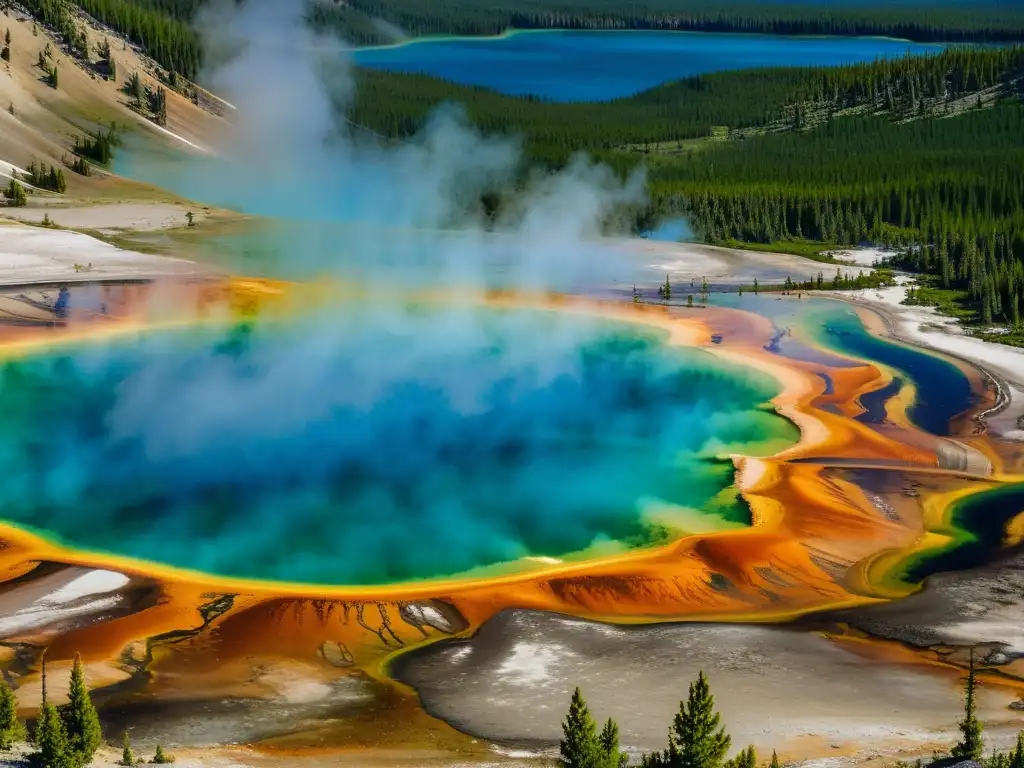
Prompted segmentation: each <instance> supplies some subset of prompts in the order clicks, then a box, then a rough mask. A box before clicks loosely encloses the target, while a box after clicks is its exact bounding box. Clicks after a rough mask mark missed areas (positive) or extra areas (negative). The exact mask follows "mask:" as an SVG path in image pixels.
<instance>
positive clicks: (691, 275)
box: [613, 239, 835, 286]
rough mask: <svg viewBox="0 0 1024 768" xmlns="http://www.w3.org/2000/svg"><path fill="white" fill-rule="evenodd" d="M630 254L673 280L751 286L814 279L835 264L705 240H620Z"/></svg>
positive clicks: (656, 272)
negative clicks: (690, 241) (790, 279)
mask: <svg viewBox="0 0 1024 768" xmlns="http://www.w3.org/2000/svg"><path fill="white" fill-rule="evenodd" d="M613 242H614V243H615V244H616V245H617V246H618V247H620V248H621V249H623V250H624V251H625V252H627V253H631V254H635V255H637V256H640V257H641V258H642V259H643V260H644V262H645V265H646V266H647V267H648V268H649V269H651V270H652V272H653V273H655V274H657V275H661V276H662V279H664V275H666V274H667V275H669V277H670V279H671V280H672V282H673V283H675V282H677V281H680V280H686V281H689V280H694V281H695V282H696V284H697V285H698V286H699V285H700V280H701V279H702V278H707V280H708V282H710V283H715V284H729V285H750V284H751V283H753V282H754V279H755V278H756V279H757V280H758V281H760V282H761V283H764V284H768V283H783V282H785V280H786V278H787V277H789V278H792V279H793V280H798V281H803V280H813V279H814V278H816V277H817V276H818V273H819V272H825V273H826V274H827V273H828V272H829V270H830V269H831V270H832V271H833V272H834V271H835V267H833V266H831V265H829V264H820V263H818V262H816V261H811V260H810V259H805V258H803V257H802V256H793V255H791V254H787V253H768V252H765V251H747V250H743V249H739V248H722V247H720V246H716V245H703V244H701V243H672V242H662V241H657V240H640V239H630V240H616V241H613Z"/></svg>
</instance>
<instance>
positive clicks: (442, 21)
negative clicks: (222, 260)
mask: <svg viewBox="0 0 1024 768" xmlns="http://www.w3.org/2000/svg"><path fill="white" fill-rule="evenodd" d="M186 1H187V0H186ZM324 15H325V17H327V18H329V19H330V20H331V21H332V22H333V23H334V25H335V26H336V27H337V28H338V29H339V31H341V32H342V33H344V34H346V36H347V37H348V38H349V39H350V40H352V42H356V43H374V42H379V41H380V38H381V37H382V33H381V31H380V29H379V27H377V26H376V25H374V24H373V20H374V19H383V20H386V21H387V22H389V23H390V24H393V25H395V26H397V27H398V28H399V29H401V30H402V31H403V32H405V33H406V34H408V35H410V36H413V37H417V36H422V35H440V34H461V35H494V34H499V33H501V32H503V31H505V30H507V29H661V30H684V31H705V32H708V31H714V32H759V33H766V34H794V35H883V36H889V37H900V38H906V39H912V40H920V41H925V40H932V41H934V40H941V41H945V42H967V41H973V42H979V41H983V40H986V41H997V40H998V41H1010V40H1021V39H1022V37H1024V34H1022V33H1024V8H1021V7H1020V6H1019V5H1018V4H1015V3H1008V2H999V1H998V0H990V1H989V2H978V3H958V2H945V3H942V2H940V3H932V4H929V5H928V6H927V8H926V9H923V8H922V6H921V4H920V3H908V2H905V1H904V2H901V1H900V0H896V1H895V2H892V1H890V2H882V1H881V0H872V1H870V2H852V1H850V0H848V1H847V2H829V3H812V2H806V1H804V2H801V1H800V0H761V2H758V0H636V2H630V3H622V2H620V1H619V0H555V1H554V2H549V1H548V0H434V2H430V3H424V2H422V0H348V2H347V3H345V4H343V5H342V6H338V7H336V8H335V9H332V10H330V11H327V12H325V14H324Z"/></svg>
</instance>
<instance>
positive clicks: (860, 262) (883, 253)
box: [831, 248, 898, 267]
mask: <svg viewBox="0 0 1024 768" xmlns="http://www.w3.org/2000/svg"><path fill="white" fill-rule="evenodd" d="M897 253H898V251H888V250H886V249H884V248H850V249H848V250H845V251H831V254H832V258H834V259H839V260H840V261H848V262H850V263H851V264H856V265H857V266H858V267H875V266H877V265H878V263H879V262H880V261H882V260H883V259H891V258H892V257H893V256H895V255H896V254H897Z"/></svg>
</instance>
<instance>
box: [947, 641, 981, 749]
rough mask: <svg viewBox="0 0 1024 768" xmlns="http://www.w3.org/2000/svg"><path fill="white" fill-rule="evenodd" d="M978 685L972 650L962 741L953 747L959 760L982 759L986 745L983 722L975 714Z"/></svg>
mask: <svg viewBox="0 0 1024 768" xmlns="http://www.w3.org/2000/svg"><path fill="white" fill-rule="evenodd" d="M976 686H977V683H976V680H975V677H974V651H973V650H972V651H971V666H970V669H969V670H968V672H967V681H966V682H965V683H964V719H963V720H961V721H960V723H959V726H960V733H961V734H962V738H961V739H960V742H959V743H958V744H957V745H956V746H955V747H953V752H952V755H953V757H955V758H957V759H958V760H980V759H981V755H982V752H983V751H984V749H985V745H984V743H983V741H982V738H981V723H980V722H979V721H978V718H977V717H976V716H975V701H974V693H975V688H976Z"/></svg>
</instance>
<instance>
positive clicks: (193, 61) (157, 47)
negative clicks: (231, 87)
mask: <svg viewBox="0 0 1024 768" xmlns="http://www.w3.org/2000/svg"><path fill="white" fill-rule="evenodd" d="M21 3H22V4H23V5H24V6H25V8H26V10H28V12H29V13H31V14H32V15H33V16H34V17H35V18H37V19H39V21H41V22H42V23H43V24H45V25H46V26H48V27H51V28H53V29H55V30H57V32H58V33H59V34H61V35H63V36H64V38H65V39H71V38H72V37H73V33H72V32H71V30H72V29H73V28H74V17H73V15H72V13H71V10H72V9H73V8H74V7H78V8H80V9H81V10H83V11H84V12H85V13H87V14H89V15H90V16H92V17H93V18H95V19H96V20H98V21H100V22H102V23H103V24H106V25H107V26H109V27H111V28H112V29H114V30H115V31H117V32H119V33H120V34H122V35H124V36H125V37H127V38H128V39H129V40H130V41H131V42H133V43H135V44H136V45H139V46H141V47H142V48H143V49H144V50H145V51H146V53H147V54H148V55H149V56H151V57H152V58H153V59H154V60H155V61H156V62H157V63H158V64H160V65H161V66H163V67H164V68H166V69H167V70H169V71H172V72H178V73H179V74H182V75H184V76H185V77H188V78H194V77H195V75H196V73H197V72H198V71H199V61H200V47H199V41H198V38H197V36H196V33H195V31H194V30H193V29H192V28H191V27H190V26H189V25H188V24H187V23H185V22H184V21H182V20H180V19H176V18H173V17H171V16H169V15H167V14H166V13H164V12H162V11H160V10H159V9H156V8H150V7H148V6H149V3H148V2H147V1H146V0H21Z"/></svg>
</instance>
